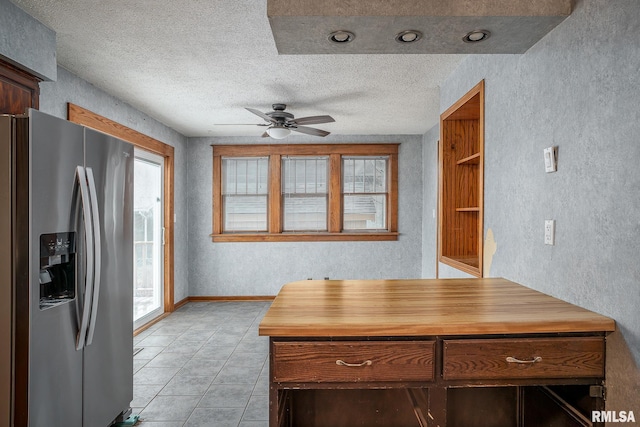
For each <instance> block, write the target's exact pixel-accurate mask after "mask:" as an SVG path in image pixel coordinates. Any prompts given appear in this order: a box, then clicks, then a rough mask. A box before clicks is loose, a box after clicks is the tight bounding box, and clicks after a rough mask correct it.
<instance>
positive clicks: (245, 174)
mask: <svg viewBox="0 0 640 427" xmlns="http://www.w3.org/2000/svg"><path fill="white" fill-rule="evenodd" d="M222 177H223V178H222V179H223V181H224V182H223V185H222V194H267V192H268V190H269V188H268V181H269V159H268V158H266V157H240V158H230V157H229V158H223V159H222Z"/></svg>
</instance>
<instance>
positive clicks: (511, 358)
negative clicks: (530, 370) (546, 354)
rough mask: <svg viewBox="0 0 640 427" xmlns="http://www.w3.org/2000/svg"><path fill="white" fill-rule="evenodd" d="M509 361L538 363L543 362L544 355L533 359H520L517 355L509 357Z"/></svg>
mask: <svg viewBox="0 0 640 427" xmlns="http://www.w3.org/2000/svg"><path fill="white" fill-rule="evenodd" d="M507 362H509V363H538V362H542V357H540V356H536V357H534V358H533V359H531V360H520V359H516V358H515V357H507Z"/></svg>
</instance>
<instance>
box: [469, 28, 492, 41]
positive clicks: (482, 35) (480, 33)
mask: <svg viewBox="0 0 640 427" xmlns="http://www.w3.org/2000/svg"><path fill="white" fill-rule="evenodd" d="M489 37H491V31H489V30H473V31H470V32H468V33H467V35H466V36H464V37H463V38H462V40H463V41H464V42H465V43H477V42H481V41H483V40H486V39H488V38H489Z"/></svg>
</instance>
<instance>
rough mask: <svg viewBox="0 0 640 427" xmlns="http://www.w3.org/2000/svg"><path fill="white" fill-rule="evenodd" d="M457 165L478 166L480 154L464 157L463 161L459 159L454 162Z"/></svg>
mask: <svg viewBox="0 0 640 427" xmlns="http://www.w3.org/2000/svg"><path fill="white" fill-rule="evenodd" d="M456 164H458V165H479V164H480V153H476V154H473V155H471V156H469V157H465V158H464V159H460V160H458V161H457V162H456Z"/></svg>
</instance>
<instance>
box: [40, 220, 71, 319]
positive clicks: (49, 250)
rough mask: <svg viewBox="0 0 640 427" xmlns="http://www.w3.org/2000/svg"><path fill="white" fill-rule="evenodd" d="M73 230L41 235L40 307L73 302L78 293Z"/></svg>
mask: <svg viewBox="0 0 640 427" xmlns="http://www.w3.org/2000/svg"><path fill="white" fill-rule="evenodd" d="M75 259H76V239H75V233H74V232H64V233H51V234H42V235H41V236H40V309H42V310H43V309H45V308H50V307H54V306H56V305H59V304H63V303H65V302H68V301H71V300H73V299H74V298H75V293H76V277H75V276H76V262H75Z"/></svg>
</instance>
